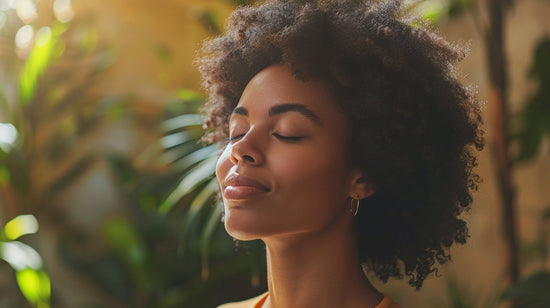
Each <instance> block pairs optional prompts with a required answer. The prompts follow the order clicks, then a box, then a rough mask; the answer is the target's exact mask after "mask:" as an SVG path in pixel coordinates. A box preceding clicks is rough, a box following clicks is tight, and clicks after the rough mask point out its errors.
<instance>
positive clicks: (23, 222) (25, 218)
mask: <svg viewBox="0 0 550 308" xmlns="http://www.w3.org/2000/svg"><path fill="white" fill-rule="evenodd" d="M36 232H38V221H37V220H36V218H34V216H32V215H19V216H17V217H15V218H14V219H12V220H10V221H9V222H8V223H7V224H6V225H5V226H4V235H5V236H6V237H7V238H8V240H10V241H12V240H15V239H17V238H19V237H21V236H23V235H25V234H33V233H36Z"/></svg>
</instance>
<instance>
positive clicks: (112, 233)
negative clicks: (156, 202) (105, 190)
mask: <svg viewBox="0 0 550 308" xmlns="http://www.w3.org/2000/svg"><path fill="white" fill-rule="evenodd" d="M103 236H104V238H105V240H106V241H107V243H109V245H110V246H111V247H112V249H114V250H115V252H116V253H117V254H118V255H119V256H120V257H121V258H122V260H123V261H124V262H125V263H126V264H127V265H129V266H130V268H131V269H133V270H135V271H136V270H137V271H139V269H140V268H141V267H142V266H143V265H144V264H145V262H146V260H147V249H146V248H145V245H144V244H143V241H142V239H141V238H140V237H139V235H138V234H137V232H136V231H135V230H134V229H133V228H132V226H131V225H130V224H129V223H128V222H126V221H125V220H123V219H114V220H112V221H109V222H107V223H106V224H105V225H104V227H103Z"/></svg>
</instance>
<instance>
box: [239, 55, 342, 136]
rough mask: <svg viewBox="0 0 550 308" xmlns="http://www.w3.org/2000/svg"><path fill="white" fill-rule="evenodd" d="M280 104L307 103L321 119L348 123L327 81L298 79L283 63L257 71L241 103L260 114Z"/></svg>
mask: <svg viewBox="0 0 550 308" xmlns="http://www.w3.org/2000/svg"><path fill="white" fill-rule="evenodd" d="M278 104H301V105H304V106H306V107H307V108H308V109H310V110H311V111H313V112H314V113H315V114H316V115H317V116H318V117H319V118H321V120H322V122H327V121H328V122H340V125H342V123H341V122H347V121H346V118H345V116H344V115H343V113H342V112H341V111H340V108H339V106H338V104H337V102H336V100H335V98H334V96H333V94H332V92H331V91H330V87H329V85H328V84H327V83H326V82H324V81H322V80H319V79H311V80H307V81H303V80H300V79H297V78H296V77H295V76H294V75H292V73H291V71H290V70H289V69H288V68H287V67H285V66H283V65H272V66H269V67H267V68H265V69H263V70H262V71H260V72H259V73H258V74H256V75H255V76H254V77H253V78H252V79H251V80H250V82H249V83H248V84H247V86H246V88H245V90H244V91H243V94H242V96H241V99H240V100H239V104H238V106H240V107H244V108H246V109H247V110H248V112H249V113H251V114H252V113H255V112H257V113H259V114H258V115H260V114H261V113H264V112H266V111H267V110H269V109H270V108H271V107H273V106H275V105H278ZM329 120H330V121H329Z"/></svg>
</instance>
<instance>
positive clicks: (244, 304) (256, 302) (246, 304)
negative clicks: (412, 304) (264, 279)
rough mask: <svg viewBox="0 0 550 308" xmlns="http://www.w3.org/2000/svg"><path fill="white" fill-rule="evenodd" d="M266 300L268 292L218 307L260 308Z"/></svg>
mask: <svg viewBox="0 0 550 308" xmlns="http://www.w3.org/2000/svg"><path fill="white" fill-rule="evenodd" d="M266 298H267V292H266V293H264V294H261V295H258V296H256V297H254V298H251V299H247V300H244V301H241V302H234V303H227V304H223V305H221V306H218V308H259V307H261V306H262V305H263V303H264V301H265V299H266ZM392 308H393V307H392Z"/></svg>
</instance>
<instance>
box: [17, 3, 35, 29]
mask: <svg viewBox="0 0 550 308" xmlns="http://www.w3.org/2000/svg"><path fill="white" fill-rule="evenodd" d="M15 10H16V12H17V16H19V18H20V19H21V21H23V22H24V23H26V24H29V23H31V22H32V21H33V20H34V19H35V18H36V16H38V14H37V13H36V5H35V4H34V1H32V0H17V3H16V6H15Z"/></svg>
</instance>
